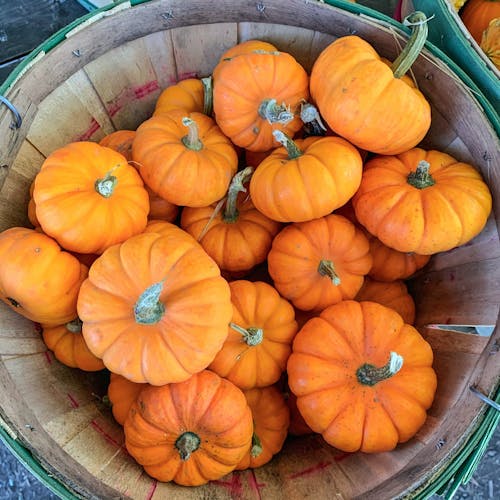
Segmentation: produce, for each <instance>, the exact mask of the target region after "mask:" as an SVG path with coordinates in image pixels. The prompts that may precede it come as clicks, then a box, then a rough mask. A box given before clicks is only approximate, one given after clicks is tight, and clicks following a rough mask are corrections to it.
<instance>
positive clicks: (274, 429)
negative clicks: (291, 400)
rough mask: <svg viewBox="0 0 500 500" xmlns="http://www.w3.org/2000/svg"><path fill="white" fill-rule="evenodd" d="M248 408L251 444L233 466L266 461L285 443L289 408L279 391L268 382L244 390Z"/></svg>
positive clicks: (240, 467)
mask: <svg viewBox="0 0 500 500" xmlns="http://www.w3.org/2000/svg"><path fill="white" fill-rule="evenodd" d="M244 394H245V398H246V400H247V403H248V406H249V407H250V409H251V410H252V419H253V435H252V446H251V448H250V450H248V452H247V453H246V455H245V456H244V457H243V459H242V460H241V462H240V463H239V464H238V466H237V467H236V469H237V470H244V469H248V468H251V469H254V468H256V467H261V466H262V465H264V464H267V462H269V461H270V460H271V459H272V458H273V456H274V455H276V454H277V453H278V452H279V451H280V450H281V448H282V447H283V444H284V442H285V439H286V436H287V434H288V426H289V424H290V410H289V409H288V406H287V405H286V402H285V398H284V397H283V394H282V393H281V392H280V390H279V389H278V388H277V387H276V386H275V385H271V386H268V387H261V388H254V389H249V390H248V391H244Z"/></svg>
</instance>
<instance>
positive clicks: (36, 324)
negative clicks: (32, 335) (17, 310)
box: [33, 323, 43, 335]
mask: <svg viewBox="0 0 500 500" xmlns="http://www.w3.org/2000/svg"><path fill="white" fill-rule="evenodd" d="M33 325H34V327H35V332H36V333H38V334H39V335H41V334H42V333H43V328H42V325H41V324H40V323H33Z"/></svg>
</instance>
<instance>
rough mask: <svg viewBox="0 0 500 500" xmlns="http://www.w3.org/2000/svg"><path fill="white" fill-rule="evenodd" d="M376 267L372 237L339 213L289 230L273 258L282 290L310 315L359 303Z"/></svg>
mask: <svg viewBox="0 0 500 500" xmlns="http://www.w3.org/2000/svg"><path fill="white" fill-rule="evenodd" d="M371 265H372V257H371V254H370V251H369V245H368V240H367V238H366V236H365V235H364V234H363V232H362V231H361V230H360V229H358V228H356V226H355V225H354V224H353V223H352V222H350V221H348V220H347V219H346V218H345V217H342V216H341V215H334V214H332V215H328V216H326V217H321V218H319V219H313V220H311V221H308V222H300V223H295V224H291V225H289V226H286V227H285V228H284V229H283V230H282V231H281V232H280V233H278V234H277V236H276V237H275V238H274V241H273V246H272V248H271V251H270V252H269V255H268V267H269V274H270V275H271V278H272V279H273V281H274V285H275V287H276V289H277V290H278V292H280V294H281V295H283V297H285V298H287V299H288V300H290V301H291V302H292V303H293V305H294V306H295V307H296V308H298V309H303V310H305V311H309V310H322V309H324V308H325V307H327V306H329V305H331V304H335V303H336V302H339V301H341V300H345V299H353V298H354V297H355V296H356V294H357V293H358V291H359V289H360V288H361V286H362V284H363V280H364V276H365V275H366V274H367V273H368V271H369V270H370V267H371Z"/></svg>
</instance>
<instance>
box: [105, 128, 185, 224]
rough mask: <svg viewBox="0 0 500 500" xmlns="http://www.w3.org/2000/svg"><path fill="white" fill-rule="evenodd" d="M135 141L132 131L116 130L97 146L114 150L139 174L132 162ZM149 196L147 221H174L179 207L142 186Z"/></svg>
mask: <svg viewBox="0 0 500 500" xmlns="http://www.w3.org/2000/svg"><path fill="white" fill-rule="evenodd" d="M134 139H135V131H133V130H117V131H116V132H113V133H112V134H109V135H107V136H105V137H103V138H102V139H101V141H100V142H99V144H100V145H101V146H106V147H108V148H111V149H114V150H115V151H118V153H121V154H122V155H123V156H125V158H126V159H127V161H128V162H130V164H131V165H132V166H133V167H134V168H135V169H136V170H137V171H138V172H139V165H138V164H137V163H136V162H134V161H132V143H133V142H134ZM144 187H145V188H146V191H147V192H148V196H149V214H148V219H163V220H166V221H169V222H172V221H174V220H175V219H176V218H177V215H178V214H179V207H178V206H177V205H174V204H173V203H170V202H169V201H167V200H165V199H164V198H161V197H160V196H158V195H157V194H156V193H154V192H153V191H152V190H151V188H149V187H148V186H144Z"/></svg>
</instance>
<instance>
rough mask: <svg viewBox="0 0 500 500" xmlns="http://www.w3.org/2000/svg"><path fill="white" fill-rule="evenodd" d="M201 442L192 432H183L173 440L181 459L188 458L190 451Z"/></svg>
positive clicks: (195, 448)
mask: <svg viewBox="0 0 500 500" xmlns="http://www.w3.org/2000/svg"><path fill="white" fill-rule="evenodd" d="M200 444H201V440H200V438H199V437H198V436H197V435H196V434H195V433H194V432H189V431H187V432H183V433H182V434H181V435H180V436H179V437H178V438H177V440H176V441H175V447H176V448H177V450H178V451H179V455H180V456H181V460H184V461H186V460H189V458H190V457H191V453H193V452H195V451H196V450H197V449H198V448H199V447H200Z"/></svg>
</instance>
